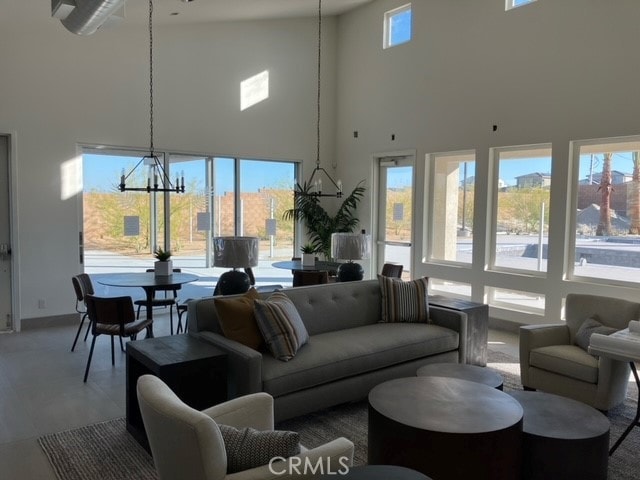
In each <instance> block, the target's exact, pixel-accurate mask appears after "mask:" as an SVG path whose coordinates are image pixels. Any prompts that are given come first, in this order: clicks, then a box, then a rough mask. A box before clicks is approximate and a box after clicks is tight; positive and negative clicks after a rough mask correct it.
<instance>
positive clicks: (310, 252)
mask: <svg viewBox="0 0 640 480" xmlns="http://www.w3.org/2000/svg"><path fill="white" fill-rule="evenodd" d="M300 251H301V252H302V266H303V267H313V266H314V265H315V264H316V249H315V248H314V247H313V245H311V244H310V243H307V244H306V245H303V246H302V247H300Z"/></svg>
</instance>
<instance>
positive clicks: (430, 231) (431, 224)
mask: <svg viewBox="0 0 640 480" xmlns="http://www.w3.org/2000/svg"><path fill="white" fill-rule="evenodd" d="M451 157H458V158H461V157H470V158H473V160H469V162H472V161H473V163H474V164H477V161H478V160H477V151H476V150H475V149H471V150H457V151H451V152H435V153H428V154H427V155H426V162H427V165H426V168H425V172H426V173H427V175H426V184H427V189H428V194H427V195H425V208H424V212H425V220H426V222H425V225H426V233H427V235H426V238H427V239H428V240H427V248H426V258H427V259H428V263H433V264H440V265H454V266H458V267H461V268H465V269H471V268H472V265H473V258H472V259H471V262H460V261H458V260H446V259H443V258H436V257H435V256H434V245H435V239H434V236H435V234H436V233H435V232H436V226H435V221H436V218H435V212H434V205H435V195H436V186H435V181H436V161H437V160H438V159H442V158H451ZM476 174H477V172H476ZM476 178H477V176H476ZM475 192H476V189H475V188H474V192H473V193H474V215H475V200H476V199H475ZM472 220H473V219H472ZM456 229H457V228H456ZM472 247H473V243H472Z"/></svg>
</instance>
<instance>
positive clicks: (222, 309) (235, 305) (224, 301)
mask: <svg viewBox="0 0 640 480" xmlns="http://www.w3.org/2000/svg"><path fill="white" fill-rule="evenodd" d="M258 298H260V296H259V295H258V292H257V291H256V289H255V288H253V287H252V288H251V289H249V291H248V292H247V293H245V294H244V295H241V296H238V297H231V298H225V297H215V299H214V304H215V306H216V313H217V314H218V322H220V328H221V329H222V333H224V336H225V337H227V338H230V339H231V340H235V341H236V342H240V343H242V344H243V345H246V346H247V347H249V348H253V349H254V350H258V349H259V348H260V346H261V345H262V344H263V343H264V340H263V339H262V334H261V333H260V330H259V329H258V324H257V323H256V316H255V313H254V306H253V301H254V300H256V299H258Z"/></svg>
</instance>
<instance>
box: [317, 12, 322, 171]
mask: <svg viewBox="0 0 640 480" xmlns="http://www.w3.org/2000/svg"><path fill="white" fill-rule="evenodd" d="M321 58H322V0H318V98H317V105H316V107H317V109H318V110H317V112H318V116H317V121H316V168H317V167H320V80H321V76H320V63H321Z"/></svg>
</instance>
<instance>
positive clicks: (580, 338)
mask: <svg viewBox="0 0 640 480" xmlns="http://www.w3.org/2000/svg"><path fill="white" fill-rule="evenodd" d="M617 331H618V329H617V328H613V327H607V326H606V325H603V324H602V323H600V322H599V321H598V317H597V316H596V315H594V316H593V317H592V318H587V319H586V320H585V321H584V322H582V325H580V328H579V329H578V331H577V332H576V336H575V338H574V339H573V343H574V344H576V345H577V346H579V347H580V348H581V349H583V350H584V351H585V352H588V351H589V343H590V342H591V335H593V334H594V333H600V334H602V335H611V334H612V333H615V332H617Z"/></svg>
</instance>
